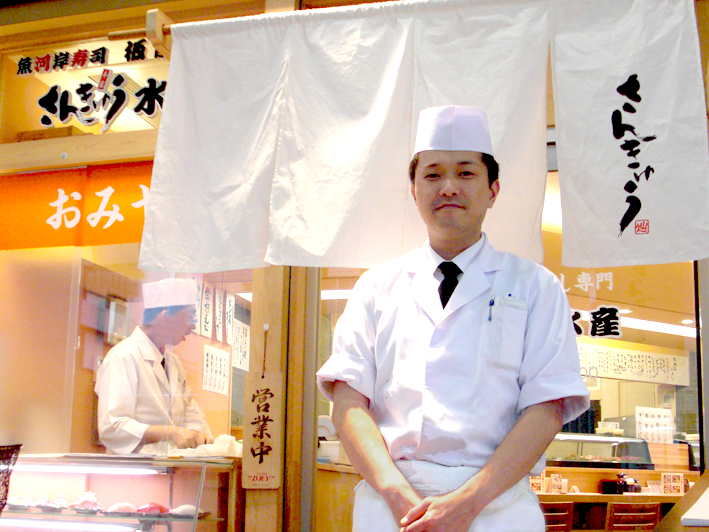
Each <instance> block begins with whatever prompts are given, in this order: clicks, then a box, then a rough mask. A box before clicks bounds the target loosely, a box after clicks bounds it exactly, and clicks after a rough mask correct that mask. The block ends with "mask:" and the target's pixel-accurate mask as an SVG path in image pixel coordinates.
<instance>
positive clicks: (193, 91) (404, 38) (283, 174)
mask: <svg viewBox="0 0 709 532" xmlns="http://www.w3.org/2000/svg"><path fill="white" fill-rule="evenodd" d="M547 30H548V28H547V2H545V1H541V0H540V1H534V0H532V1H520V0H504V1H500V0H495V1H492V0H461V1H457V2H450V1H447V0H429V1H426V2H384V3H379V4H369V5H360V6H352V7H345V8H338V9H324V10H310V11H299V12H293V13H278V14H271V15H259V16H253V17H240V18H236V19H231V20H222V21H211V22H199V23H190V24H178V25H173V26H172V27H171V32H172V37H173V48H172V55H171V60H170V75H169V77H170V84H169V86H168V88H167V91H166V95H165V98H166V106H165V109H164V110H163V116H162V122H161V125H162V128H161V131H160V136H159V138H158V145H157V150H156V155H155V170H154V174H153V187H152V195H151V201H150V205H149V207H148V212H147V217H146V225H145V232H144V235H143V240H142V248H141V256H140V267H141V268H146V269H158V270H165V271H184V272H189V271H203V272H212V271H224V270H234V269H242V268H252V267H257V266H262V265H264V264H266V263H270V264H288V265H296V266H331V267H333V266H348V267H355V266H358V267H367V266H370V265H372V264H375V263H378V262H381V261H383V260H386V259H389V258H392V257H395V256H398V255H401V254H402V253H404V252H406V251H408V250H410V249H413V248H416V247H420V246H421V244H422V243H423V241H424V239H425V237H426V230H425V226H424V224H423V223H422V222H421V220H420V217H419V215H418V213H417V211H416V207H415V204H414V202H413V198H412V197H411V192H410V183H409V178H408V173H407V171H408V167H409V162H410V159H411V151H412V147H413V143H414V137H415V131H416V125H417V120H418V114H419V111H420V110H421V109H423V108H426V107H430V106H435V105H449V104H458V105H475V106H478V107H483V108H485V109H486V111H487V113H488V117H489V121H490V129H491V135H492V144H493V150H494V152H495V157H496V158H497V160H498V161H499V163H500V167H501V174H500V181H501V183H502V192H501V194H500V196H499V198H498V201H497V202H496V204H495V206H494V208H493V209H492V210H491V211H490V212H489V214H488V217H487V219H486V220H485V225H484V230H485V231H486V233H487V234H488V236H489V238H490V239H491V241H492V242H493V244H494V245H495V246H496V247H497V248H498V249H502V250H505V251H513V252H516V253H517V254H519V255H522V256H526V257H528V258H531V259H533V260H536V261H540V260H541V258H542V246H541V233H540V221H541V217H540V216H539V214H540V212H541V209H542V203H543V198H544V186H545V179H546V72H547V55H548V33H547ZM501 57H504V58H505V60H504V61H501V60H500V58H501ZM244 72H248V73H249V75H248V76H245V75H244ZM205 101H209V105H208V106H205V105H204V102H205ZM167 102H169V105H168V104H167ZM196 109H199V110H200V111H199V112H195V110H196ZM173 244H175V245H173Z"/></svg>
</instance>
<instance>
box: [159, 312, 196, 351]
mask: <svg viewBox="0 0 709 532" xmlns="http://www.w3.org/2000/svg"><path fill="white" fill-rule="evenodd" d="M194 320H195V307H187V308H183V309H180V310H179V311H178V312H175V313H174V314H169V315H167V316H166V318H165V325H166V332H167V333H168V336H169V338H168V341H167V343H169V344H170V345H177V344H179V343H180V342H182V341H184V339H185V337H186V336H187V335H188V334H189V333H190V332H192V327H194V323H195V321H194Z"/></svg>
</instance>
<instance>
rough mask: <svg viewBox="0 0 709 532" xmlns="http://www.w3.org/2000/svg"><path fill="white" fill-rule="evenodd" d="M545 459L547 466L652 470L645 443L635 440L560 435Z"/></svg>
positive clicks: (547, 451)
mask: <svg viewBox="0 0 709 532" xmlns="http://www.w3.org/2000/svg"><path fill="white" fill-rule="evenodd" d="M546 457H547V465H548V466H559V467H593V468H612V469H655V465H654V464H653V462H652V458H651V457H650V450H649V449H648V445H647V442H646V441H645V440H641V439H638V438H622V437H615V436H595V435H590V434H573V433H566V432H561V433H559V434H557V435H556V436H555V437H554V440H553V441H552V442H551V444H549V447H548V448H547V450H546Z"/></svg>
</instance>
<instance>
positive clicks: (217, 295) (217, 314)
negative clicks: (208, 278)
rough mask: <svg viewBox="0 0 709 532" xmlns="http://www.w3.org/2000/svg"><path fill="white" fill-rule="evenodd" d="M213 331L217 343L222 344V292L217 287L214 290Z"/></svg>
mask: <svg viewBox="0 0 709 532" xmlns="http://www.w3.org/2000/svg"><path fill="white" fill-rule="evenodd" d="M214 330H215V332H216V335H217V342H220V343H222V342H224V291H223V290H222V289H221V288H219V287H218V286H217V287H215V289H214Z"/></svg>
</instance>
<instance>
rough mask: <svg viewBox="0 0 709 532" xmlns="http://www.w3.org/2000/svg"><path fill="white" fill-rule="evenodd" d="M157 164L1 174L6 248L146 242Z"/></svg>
mask: <svg viewBox="0 0 709 532" xmlns="http://www.w3.org/2000/svg"><path fill="white" fill-rule="evenodd" d="M152 167H153V165H152V162H143V163H129V164H115V165H106V166H89V167H86V168H74V169H70V170H55V171H49V172H36V173H27V174H12V175H4V176H0V189H1V190H2V192H3V193H2V194H1V195H0V208H1V209H2V213H3V216H2V218H3V221H2V226H3V230H2V231H0V249H20V248H37V247H55V246H93V245H102V244H127V243H134V242H140V240H141V238H142V234H143V222H144V220H145V215H144V208H145V204H146V202H147V199H148V196H149V193H150V177H151V174H152Z"/></svg>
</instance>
